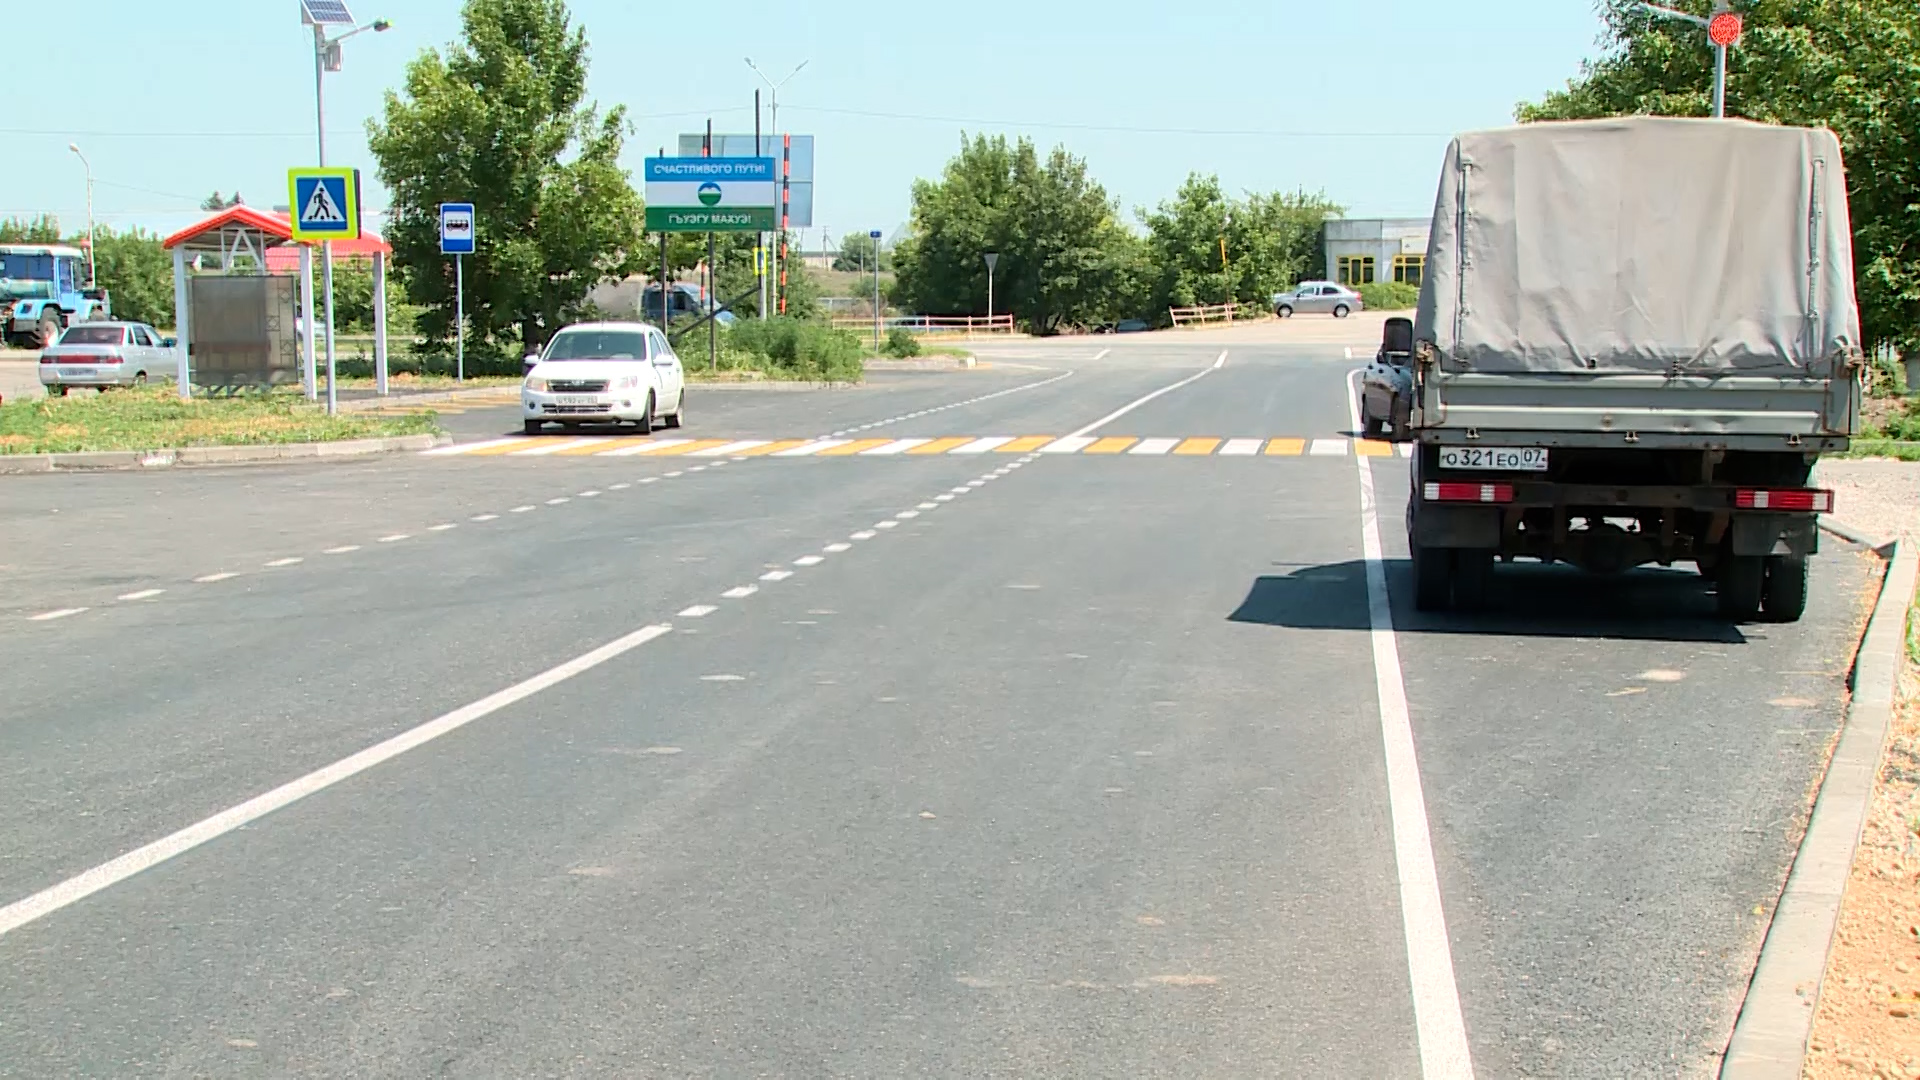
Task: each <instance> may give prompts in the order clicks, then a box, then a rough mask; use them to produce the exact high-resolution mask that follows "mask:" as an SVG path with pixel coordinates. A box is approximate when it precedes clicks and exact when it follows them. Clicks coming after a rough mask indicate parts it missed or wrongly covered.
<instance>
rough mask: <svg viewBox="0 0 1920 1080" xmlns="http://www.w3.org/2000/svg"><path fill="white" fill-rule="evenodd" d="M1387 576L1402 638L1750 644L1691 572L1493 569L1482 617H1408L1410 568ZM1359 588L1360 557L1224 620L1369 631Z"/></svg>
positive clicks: (1272, 585) (1276, 587)
mask: <svg viewBox="0 0 1920 1080" xmlns="http://www.w3.org/2000/svg"><path fill="white" fill-rule="evenodd" d="M1386 569H1387V591H1388V594H1389V595H1390V596H1391V597H1392V600H1393V625H1394V629H1396V630H1398V631H1400V632H1402V633H1415V634H1490V635H1503V636H1510V637H1556V638H1603V639H1617V640H1627V641H1676V642H1717V643H1721V644H1728V645H1740V644H1745V643H1746V641H1747V640H1748V638H1747V635H1746V634H1744V633H1742V632H1741V630H1740V628H1739V627H1738V626H1736V625H1734V624H1733V623H1730V622H1727V621H1726V620H1725V619H1722V618H1720V617H1719V616H1718V615H1717V614H1716V612H1715V604H1714V598H1713V594H1712V592H1711V591H1710V590H1709V589H1708V587H1707V585H1706V583H1705V582H1704V581H1702V580H1701V578H1700V576H1699V575H1698V574H1696V573H1694V572H1692V571H1691V570H1663V569H1648V570H1636V571H1633V572H1631V573H1627V574H1622V575H1619V576H1617V577H1599V576H1595V575H1591V574H1584V573H1581V572H1580V571H1577V570H1573V569H1571V568H1569V567H1561V566H1539V565H1535V564H1520V565H1515V566H1501V567H1499V568H1498V569H1497V570H1496V571H1495V573H1494V578H1493V591H1492V596H1491V603H1490V604H1489V606H1488V608H1487V610H1485V611H1477V612H1452V613H1445V614H1429V613H1427V612H1422V611H1416V610H1414V606H1413V570H1412V564H1411V563H1409V562H1408V561H1407V560H1405V559H1389V560H1387V564H1386ZM1366 581H1367V566H1366V563H1365V562H1364V561H1361V560H1358V559H1355V560H1351V561H1348V562H1343V563H1330V564H1327V565H1321V566H1301V567H1299V568H1297V569H1293V570H1291V571H1289V572H1288V573H1286V574H1275V575H1267V576H1263V577H1261V578H1259V579H1257V580H1255V581H1254V583H1253V588H1252V589H1251V590H1250V591H1249V592H1248V593H1247V597H1246V599H1245V600H1243V601H1241V602H1240V606H1239V607H1238V608H1237V609H1235V610H1234V612H1233V614H1231V615H1229V616H1228V619H1229V621H1231V622H1238V623H1251V624H1255V625H1260V626H1281V627H1287V628H1289V629H1296V630H1367V629H1370V628H1371V623H1370V622H1369V619H1368V615H1367V601H1366V595H1367V594H1366V588H1367V586H1366Z"/></svg>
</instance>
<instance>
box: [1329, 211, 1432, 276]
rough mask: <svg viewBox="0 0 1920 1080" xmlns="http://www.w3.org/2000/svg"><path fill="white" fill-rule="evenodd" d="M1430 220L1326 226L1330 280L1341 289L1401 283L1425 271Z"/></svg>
mask: <svg viewBox="0 0 1920 1080" xmlns="http://www.w3.org/2000/svg"><path fill="white" fill-rule="evenodd" d="M1432 227H1433V222H1432V221H1430V220H1428V219H1427V218H1336V219H1334V220H1332V221H1329V222H1327V231H1326V236H1325V240H1326V249H1327V280H1329V281H1337V282H1339V283H1340V284H1342V285H1348V286H1357V285H1365V284H1368V283H1370V282H1374V281H1402V282H1405V283H1407V284H1409V285H1415V286H1417V285H1419V284H1420V276H1421V274H1422V273H1423V272H1424V271H1425V270H1426V262H1427V234H1428V232H1430V231H1431V230H1432Z"/></svg>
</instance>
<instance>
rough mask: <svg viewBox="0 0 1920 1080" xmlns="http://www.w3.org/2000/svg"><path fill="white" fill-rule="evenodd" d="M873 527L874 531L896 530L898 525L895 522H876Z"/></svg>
mask: <svg viewBox="0 0 1920 1080" xmlns="http://www.w3.org/2000/svg"><path fill="white" fill-rule="evenodd" d="M873 527H874V528H876V529H897V528H899V527H900V523H899V522H897V521H876V522H874V523H873Z"/></svg>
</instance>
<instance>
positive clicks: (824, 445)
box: [773, 439, 853, 457]
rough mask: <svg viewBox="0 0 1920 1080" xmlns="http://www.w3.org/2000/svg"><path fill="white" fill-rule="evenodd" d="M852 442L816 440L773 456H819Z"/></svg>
mask: <svg viewBox="0 0 1920 1080" xmlns="http://www.w3.org/2000/svg"><path fill="white" fill-rule="evenodd" d="M852 441H853V440H852V439H815V440H813V441H812V442H810V443H802V444H800V445H799V446H796V447H794V448H793V449H791V450H777V451H775V452H774V455H773V456H774V457H807V456H809V455H812V454H817V453H819V452H820V451H822V450H831V449H833V448H834V447H836V446H845V445H847V444H848V443H850V442H852Z"/></svg>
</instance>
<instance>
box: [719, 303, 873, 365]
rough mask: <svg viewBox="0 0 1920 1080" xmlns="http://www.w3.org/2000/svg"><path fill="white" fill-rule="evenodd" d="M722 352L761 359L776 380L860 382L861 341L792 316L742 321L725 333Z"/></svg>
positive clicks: (843, 331) (843, 332)
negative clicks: (780, 378)
mask: <svg viewBox="0 0 1920 1080" xmlns="http://www.w3.org/2000/svg"><path fill="white" fill-rule="evenodd" d="M723 351H726V352H741V353H746V354H748V355H749V356H751V357H754V358H758V359H762V360H763V361H764V363H765V366H766V367H767V368H768V369H769V370H768V373H769V374H771V375H774V376H776V377H785V378H790V379H820V380H823V381H825V380H832V381H854V380H857V379H859V378H860V373H861V367H862V365H861V354H862V352H863V350H862V349H861V348H860V338H859V337H858V335H856V334H854V333H853V332H852V331H848V330H835V329H833V328H832V327H829V326H825V325H823V324H821V323H816V322H808V321H806V320H804V319H796V318H793V317H791V316H779V317H776V318H772V319H768V320H766V321H764V322H762V321H761V320H759V319H742V320H740V321H739V322H737V323H734V324H733V327H732V328H731V329H729V330H727V331H726V334H725V337H724V345H723Z"/></svg>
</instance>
